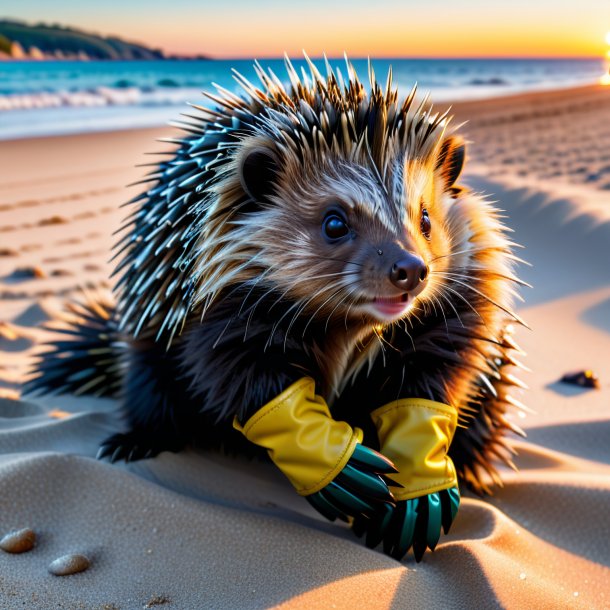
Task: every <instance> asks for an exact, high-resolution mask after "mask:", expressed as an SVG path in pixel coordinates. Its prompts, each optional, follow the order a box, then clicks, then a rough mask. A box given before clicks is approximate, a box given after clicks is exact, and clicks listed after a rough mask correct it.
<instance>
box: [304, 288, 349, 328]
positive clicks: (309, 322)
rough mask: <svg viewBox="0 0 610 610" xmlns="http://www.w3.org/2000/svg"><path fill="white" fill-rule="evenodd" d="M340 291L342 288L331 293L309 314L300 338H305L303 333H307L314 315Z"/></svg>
mask: <svg viewBox="0 0 610 610" xmlns="http://www.w3.org/2000/svg"><path fill="white" fill-rule="evenodd" d="M342 290H344V288H343V286H339V288H337V290H335V291H333V293H332V294H331V295H330V296H329V297H328V298H327V299H326V300H325V301H324V302H323V303H322V304H321V305H320V306H319V307H318V308H317V309H316V310H315V311H314V312H313V313H312V314H311V316H310V317H309V320H307V324H305V327H304V328H303V334H302V337H305V333H306V332H307V329H308V327H309V325H310V324H311V323H312V322H313V320H314V318H315V316H316V314H317V313H318V312H319V311H320V309H322V308H323V307H324V306H325V305H326V303H328V301H330V300H331V299H332V298H334V297H335V296H336V295H337V294H339V293H340V292H341V291H342Z"/></svg>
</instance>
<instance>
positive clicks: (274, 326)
mask: <svg viewBox="0 0 610 610" xmlns="http://www.w3.org/2000/svg"><path fill="white" fill-rule="evenodd" d="M343 275H349V274H348V273H347V272H336V273H326V274H323V275H319V276H313V277H312V278H308V279H318V278H324V277H340V276H343ZM291 288H292V287H289V288H288V289H287V290H285V291H284V292H283V293H282V295H281V296H280V297H279V298H278V299H277V300H276V301H275V302H274V303H273V305H271V307H270V309H272V308H273V307H274V306H275V305H276V304H277V303H278V301H279V300H280V299H281V298H283V297H284V296H285V295H286V293H287V292H289V291H290V290H291ZM310 300H311V299H310ZM296 305H297V303H295V304H293V305H291V306H290V307H289V308H288V309H287V310H286V311H285V312H284V313H283V314H282V316H281V317H280V318H279V319H278V320H277V321H276V322H275V323H274V324H273V327H272V329H271V334H270V335H269V338H268V339H267V342H266V343H265V349H266V348H267V347H268V346H269V345H270V344H271V341H272V339H273V335H274V334H275V331H276V330H277V329H278V327H279V325H280V324H281V322H282V320H283V319H284V318H285V317H286V316H287V315H288V314H289V313H290V311H292V309H293V308H294V307H295V306H296ZM297 317H298V316H297ZM293 319H294V317H293ZM290 326H291V325H289V327H288V330H289V329H290ZM288 330H287V331H286V332H285V334H284V349H285V348H286V338H287V337H288Z"/></svg>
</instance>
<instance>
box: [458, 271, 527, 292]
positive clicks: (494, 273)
mask: <svg viewBox="0 0 610 610" xmlns="http://www.w3.org/2000/svg"><path fill="white" fill-rule="evenodd" d="M455 271H472V272H477V271H482V272H483V273H484V274H485V275H490V276H492V277H497V278H500V279H504V280H508V281H510V282H514V283H515V284H518V285H519V286H523V287H524V288H533V286H532V285H531V284H528V283H527V282H524V281H523V280H521V279H519V278H518V277H515V276H513V275H506V274H505V273H499V272H497V271H489V270H487V269H481V268H472V269H469V268H468V267H455ZM455 271H452V272H451V273H454V272H455ZM446 273H447V272H446ZM472 279H476V278H474V277H473V278H472Z"/></svg>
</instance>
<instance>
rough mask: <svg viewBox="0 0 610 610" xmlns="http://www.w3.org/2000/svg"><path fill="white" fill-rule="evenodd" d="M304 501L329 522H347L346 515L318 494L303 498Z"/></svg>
mask: <svg viewBox="0 0 610 610" xmlns="http://www.w3.org/2000/svg"><path fill="white" fill-rule="evenodd" d="M305 499H306V500H307V501H308V502H309V503H310V504H311V505H312V506H313V507H314V508H315V509H316V510H317V511H318V512H319V513H320V514H321V515H322V516H324V517H326V518H327V519H328V520H329V521H334V520H335V519H341V521H345V522H346V523H347V522H348V518H347V515H346V514H345V513H343V512H342V511H340V510H339V509H338V508H337V507H336V506H335V505H334V504H332V503H331V502H329V501H328V500H327V499H326V498H324V497H322V496H321V495H320V492H318V493H315V494H311V495H310V496H305Z"/></svg>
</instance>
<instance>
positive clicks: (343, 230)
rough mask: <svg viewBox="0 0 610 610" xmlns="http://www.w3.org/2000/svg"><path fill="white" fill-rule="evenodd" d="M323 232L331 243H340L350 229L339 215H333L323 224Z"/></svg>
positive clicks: (325, 219)
mask: <svg viewBox="0 0 610 610" xmlns="http://www.w3.org/2000/svg"><path fill="white" fill-rule="evenodd" d="M322 231H323V233H324V237H326V239H327V240H328V241H329V242H335V241H339V240H340V239H342V238H343V237H345V236H346V235H347V234H348V233H349V227H348V226H347V223H346V222H345V220H343V218H341V216H339V214H337V213H331V214H328V216H326V218H324V222H323V223H322Z"/></svg>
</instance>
